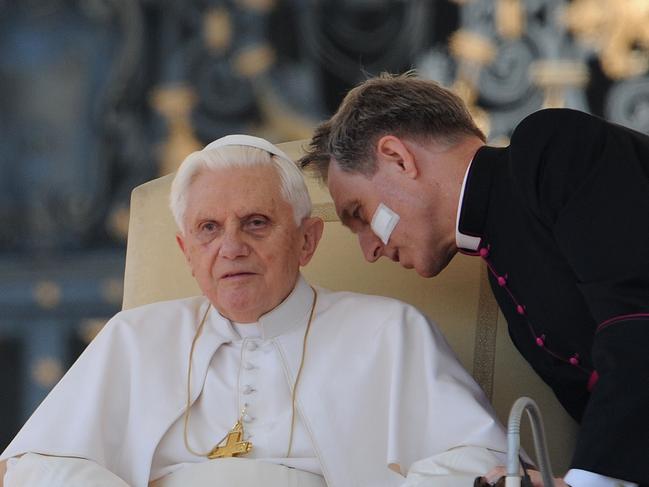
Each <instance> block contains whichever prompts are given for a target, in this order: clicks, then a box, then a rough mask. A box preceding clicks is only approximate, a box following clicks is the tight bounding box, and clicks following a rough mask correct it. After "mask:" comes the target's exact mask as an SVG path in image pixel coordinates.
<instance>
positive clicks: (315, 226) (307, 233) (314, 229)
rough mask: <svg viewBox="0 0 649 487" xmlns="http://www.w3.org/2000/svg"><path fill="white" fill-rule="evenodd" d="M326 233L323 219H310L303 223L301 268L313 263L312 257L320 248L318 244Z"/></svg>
mask: <svg viewBox="0 0 649 487" xmlns="http://www.w3.org/2000/svg"><path fill="white" fill-rule="evenodd" d="M323 231H324V222H323V221H322V219H321V218H317V217H310V218H305V219H304V220H303V221H302V235H303V238H302V248H301V249H300V266H301V267H303V266H305V265H307V264H308V263H309V262H310V261H311V257H313V254H314V253H315V250H316V248H318V242H320V238H321V237H322V232H323Z"/></svg>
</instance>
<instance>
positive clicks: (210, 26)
mask: <svg viewBox="0 0 649 487" xmlns="http://www.w3.org/2000/svg"><path fill="white" fill-rule="evenodd" d="M203 38H204V39H205V45H206V46H207V48H208V50H210V51H212V52H221V51H225V50H226V49H227V48H228V47H229V46H230V44H231V42H232V21H231V19H230V12H228V10H227V9H225V8H212V9H210V10H208V11H207V12H206V13H205V15H204V16H203Z"/></svg>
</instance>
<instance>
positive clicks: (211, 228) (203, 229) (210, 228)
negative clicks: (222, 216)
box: [198, 222, 218, 234]
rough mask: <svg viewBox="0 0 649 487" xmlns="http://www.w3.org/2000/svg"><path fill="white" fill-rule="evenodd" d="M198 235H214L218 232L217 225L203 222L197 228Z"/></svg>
mask: <svg viewBox="0 0 649 487" xmlns="http://www.w3.org/2000/svg"><path fill="white" fill-rule="evenodd" d="M198 229H199V231H200V233H203V234H205V233H214V232H216V231H217V230H218V225H217V224H216V223H214V222H205V223H203V224H201V225H200V226H199V227H198Z"/></svg>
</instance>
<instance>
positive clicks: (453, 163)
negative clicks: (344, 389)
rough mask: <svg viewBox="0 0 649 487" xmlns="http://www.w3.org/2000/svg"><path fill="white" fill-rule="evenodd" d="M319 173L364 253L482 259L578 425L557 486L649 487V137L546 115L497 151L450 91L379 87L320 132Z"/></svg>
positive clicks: (360, 94)
mask: <svg viewBox="0 0 649 487" xmlns="http://www.w3.org/2000/svg"><path fill="white" fill-rule="evenodd" d="M303 163H304V165H313V166H315V167H317V168H318V169H319V171H320V174H321V175H322V177H323V178H324V179H326V180H327V181H328V186H329V190H330V191H331V194H332V197H333V199H334V201H335V203H336V209H337V211H338V213H339V214H340V216H341V219H342V220H343V222H344V223H345V224H346V225H347V226H349V227H350V228H351V229H352V231H354V232H356V233H357V235H358V239H359V243H360V245H361V247H362V248H363V251H364V253H365V256H366V258H367V259H368V260H369V261H371V262H374V261H376V260H377V259H379V258H380V257H382V256H385V257H388V258H390V259H392V260H394V261H397V262H399V263H400V264H401V265H402V266H404V267H406V268H414V269H415V270H416V271H417V272H418V273H419V274H420V275H422V276H424V277H432V276H435V275H436V274H438V273H439V272H440V271H441V270H442V269H444V267H445V266H446V265H447V263H448V262H449V261H450V260H451V258H452V257H453V256H454V255H455V254H456V253H457V252H458V251H460V252H464V253H468V254H470V255H474V256H479V257H481V258H483V259H484V260H485V261H486V264H487V267H488V269H489V272H490V282H491V288H492V290H493V293H494V296H495V297H496V300H497V301H498V304H499V306H500V309H501V310H502V312H503V314H504V315H505V317H506V318H507V322H508V327H509V334H510V336H511V338H512V341H513V343H514V345H515V346H516V348H517V349H518V350H519V351H520V352H521V354H522V355H523V356H524V357H525V359H526V360H527V361H528V362H529V363H530V365H531V366H532V367H533V368H534V370H535V371H536V372H537V373H538V374H539V376H540V377H541V378H542V379H543V380H544V381H545V382H546V383H547V384H548V385H549V386H550V387H552V389H553V390H554V392H555V394H556V396H557V398H558V399H559V401H561V403H562V405H563V406H564V408H565V409H566V410H567V411H568V413H570V414H571V415H572V417H573V418H574V419H575V420H576V421H579V422H580V423H581V428H580V432H579V438H578V442H577V447H576V450H575V453H574V457H573V460H572V464H571V466H572V468H571V470H570V472H569V473H568V474H567V476H566V477H565V479H557V481H556V483H557V485H559V486H560V485H565V483H568V484H570V485H572V487H618V486H619V485H625V486H629V485H636V484H642V485H649V464H648V463H647V462H646V459H647V444H648V443H649V416H647V414H646V412H647V411H648V410H649V354H647V348H648V346H649V137H647V135H645V134H641V133H638V132H635V131H633V130H630V129H628V128H625V127H621V126H619V125H615V124H612V123H609V122H607V121H605V120H602V119H599V118H597V117H593V116H591V115H588V114H586V113H581V112H578V111H575V110H567V109H554V110H540V111H538V112H537V113H534V114H532V115H530V116H529V117H527V118H526V119H525V120H523V121H522V122H521V123H520V124H519V125H518V126H517V127H516V129H515V130H514V132H513V134H512V137H511V143H510V145H509V146H508V147H488V146H486V145H485V138H484V135H483V134H482V132H481V131H480V130H479V129H478V128H477V127H476V125H475V123H474V122H473V120H472V119H471V115H470V114H469V112H468V110H467V109H466V107H465V106H464V104H463V102H462V100H460V99H459V98H458V97H457V96H456V95H455V94H453V93H452V92H450V91H448V90H446V89H444V88H442V87H440V86H439V85H437V84H436V83H434V82H432V81H427V80H422V79H417V78H415V77H408V76H383V77H379V78H374V79H370V80H368V81H366V82H365V83H363V84H361V85H360V86H358V87H356V88H355V89H353V90H352V91H350V92H349V93H348V95H347V96H346V98H345V100H344V101H343V103H342V104H341V106H340V108H339V109H338V111H337V113H336V114H335V115H334V116H333V117H332V118H331V119H330V120H328V121H326V122H325V123H323V124H322V125H321V126H320V127H319V128H318V129H317V130H316V133H315V136H314V138H313V141H312V144H311V148H310V151H309V153H308V154H307V155H306V156H305V158H304V159H303Z"/></svg>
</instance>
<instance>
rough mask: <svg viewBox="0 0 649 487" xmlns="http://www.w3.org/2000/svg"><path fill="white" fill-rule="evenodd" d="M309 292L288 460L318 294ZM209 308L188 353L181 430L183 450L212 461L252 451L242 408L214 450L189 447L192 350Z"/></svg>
mask: <svg viewBox="0 0 649 487" xmlns="http://www.w3.org/2000/svg"><path fill="white" fill-rule="evenodd" d="M311 290H312V291H313V304H312V305H311V312H310V314H309V321H308V322H307V325H306V330H305V332H304V339H303V340H302V356H301V357H300V366H299V367H298V369H297V374H296V376H295V383H294V384H293V390H292V391H291V430H290V434H289V439H288V448H287V451H286V458H289V457H290V456H291V449H292V447H293V428H294V427H295V396H296V393H297V386H298V383H299V381H300V376H301V375H302V368H303V366H304V357H305V355H306V341H307V337H308V336H309V330H311V322H312V321H313V316H314V314H315V306H316V302H317V301H318V293H317V292H316V290H315V289H314V288H313V286H311ZM211 307H212V305H211V303H210V304H209V305H208V306H207V309H206V310H205V314H203V318H202V319H201V322H200V324H199V325H198V328H197V329H196V333H195V334H194V339H193V340H192V346H191V349H190V351H189V366H188V367H187V405H186V406H185V414H184V417H185V419H184V423H185V425H184V429H183V439H184V441H185V448H187V451H189V452H190V453H191V454H193V455H197V456H200V457H207V458H209V459H214V458H225V457H233V456H239V455H245V454H246V453H248V452H249V451H250V450H251V449H252V443H251V442H249V441H243V422H242V421H243V415H244V414H245V411H246V409H245V407H244V409H243V410H242V411H241V415H240V416H239V419H238V420H237V422H236V423H235V425H234V426H233V427H232V429H231V430H230V431H229V432H228V433H226V435H225V436H224V437H223V438H221V440H220V441H219V442H218V443H217V444H216V446H214V448H212V449H211V450H210V451H209V452H205V453H199V452H197V451H195V450H194V449H193V448H192V447H191V446H190V445H189V439H188V436H187V435H188V433H187V432H188V428H189V414H190V412H189V410H190V409H191V377H192V362H193V357H194V348H195V347H196V342H197V341H198V337H199V336H200V335H201V333H202V331H203V326H204V325H205V320H206V319H207V315H208V313H209V311H210V309H211ZM224 442H225V445H222V443H224Z"/></svg>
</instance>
